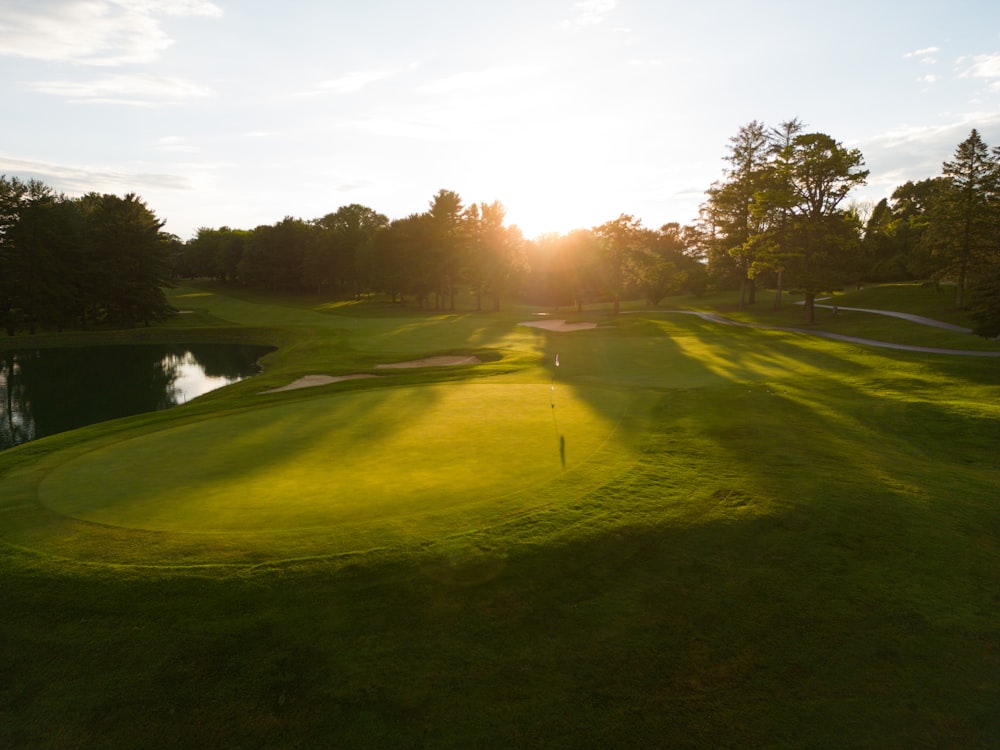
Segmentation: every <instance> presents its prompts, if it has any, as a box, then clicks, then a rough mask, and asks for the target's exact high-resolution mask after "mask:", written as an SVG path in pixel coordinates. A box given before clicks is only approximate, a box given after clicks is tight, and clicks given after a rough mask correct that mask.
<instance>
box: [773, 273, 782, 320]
mask: <svg viewBox="0 0 1000 750" xmlns="http://www.w3.org/2000/svg"><path fill="white" fill-rule="evenodd" d="M784 273H785V271H784V269H778V289H777V290H776V291H775V293H774V309H775V310H780V309H781V277H782V275H783V274H784Z"/></svg>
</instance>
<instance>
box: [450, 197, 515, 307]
mask: <svg viewBox="0 0 1000 750" xmlns="http://www.w3.org/2000/svg"><path fill="white" fill-rule="evenodd" d="M506 215H507V212H506V209H504V207H503V204H502V203H500V201H494V202H493V203H479V204H476V203H473V204H472V205H471V206H469V207H468V208H467V209H466V210H465V215H464V221H465V236H466V239H467V250H468V276H469V281H470V283H471V285H472V289H473V290H474V291H475V293H476V310H481V309H482V296H483V294H489V295H491V296H492V298H493V306H492V307H493V312H499V311H500V299H501V296H502V295H503V294H504V293H506V292H507V291H509V290H510V288H511V287H512V286H513V284H514V281H515V279H516V278H517V276H518V275H519V274H520V273H521V271H523V269H524V265H525V260H524V237H523V236H522V235H521V230H520V229H518V228H517V227H515V226H505V225H504V220H505V218H506Z"/></svg>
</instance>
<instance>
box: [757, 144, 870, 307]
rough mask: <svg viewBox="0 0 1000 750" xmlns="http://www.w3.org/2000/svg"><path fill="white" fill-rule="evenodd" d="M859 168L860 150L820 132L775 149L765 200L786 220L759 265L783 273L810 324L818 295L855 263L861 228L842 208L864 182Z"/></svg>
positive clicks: (865, 175) (835, 282) (833, 284)
mask: <svg viewBox="0 0 1000 750" xmlns="http://www.w3.org/2000/svg"><path fill="white" fill-rule="evenodd" d="M863 164H864V159H863V157H862V155H861V152H860V151H858V150H857V149H847V148H845V147H844V146H842V145H841V144H840V143H838V142H837V141H836V140H834V139H833V138H832V137H830V136H829V135H826V134H825V133H805V134H800V135H795V136H793V137H792V138H791V139H790V140H789V141H788V142H787V145H784V146H782V147H781V148H780V149H779V150H778V151H777V154H776V163H775V180H776V184H777V188H776V189H775V190H774V191H772V194H771V197H770V201H771V202H772V204H773V205H774V206H776V207H777V208H778V209H779V210H780V211H781V212H782V213H783V214H786V215H787V220H786V221H785V222H783V223H782V225H781V226H780V227H779V228H778V231H780V233H781V240H780V241H779V242H771V243H769V244H768V245H767V246H766V250H767V252H769V253H770V254H771V255H772V258H770V259H769V258H766V257H765V259H764V261H763V263H764V264H765V265H771V266H772V267H781V268H784V269H785V270H786V272H787V273H788V275H789V276H790V277H791V279H790V283H791V285H792V286H794V287H796V288H798V289H799V290H801V291H802V292H803V294H804V295H805V306H806V318H807V320H808V322H810V323H814V322H815V320H816V313H815V302H816V295H817V293H819V292H822V291H830V290H831V289H833V288H835V287H836V286H838V285H839V284H841V283H842V282H843V280H844V278H845V274H846V273H847V272H848V271H849V270H850V267H851V264H852V263H853V262H854V258H852V257H851V256H852V254H854V253H857V243H858V242H859V239H860V238H859V229H860V228H859V227H858V225H857V220H856V216H854V215H853V214H851V213H850V212H848V211H846V210H844V209H842V208H841V204H842V202H843V201H844V199H845V198H846V197H847V196H848V194H849V193H850V191H851V190H853V189H854V188H855V187H858V186H860V185H863V184H864V183H865V180H866V178H867V177H868V170H866V169H863V168H862V167H863ZM765 255H766V253H765Z"/></svg>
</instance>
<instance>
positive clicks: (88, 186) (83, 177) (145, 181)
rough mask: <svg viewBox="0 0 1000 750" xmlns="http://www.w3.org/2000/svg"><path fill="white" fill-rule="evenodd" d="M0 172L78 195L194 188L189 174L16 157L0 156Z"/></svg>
mask: <svg viewBox="0 0 1000 750" xmlns="http://www.w3.org/2000/svg"><path fill="white" fill-rule="evenodd" d="M0 174H9V175H16V176H19V177H22V178H36V179H40V180H42V181H43V182H44V183H46V184H47V185H49V186H50V187H52V188H54V189H55V190H58V191H61V192H68V193H71V194H77V195H79V194H83V193H89V192H91V191H97V192H109V193H123V192H141V191H142V190H145V189H157V188H168V189H171V190H190V189H192V184H191V181H190V180H189V179H188V178H187V177H181V176H179V175H173V174H157V173H144V172H129V171H113V170H108V169H96V168H93V167H86V166H78V165H70V164H52V163H49V162H41V161H30V160H26V159H14V158H10V157H6V156H3V155H0Z"/></svg>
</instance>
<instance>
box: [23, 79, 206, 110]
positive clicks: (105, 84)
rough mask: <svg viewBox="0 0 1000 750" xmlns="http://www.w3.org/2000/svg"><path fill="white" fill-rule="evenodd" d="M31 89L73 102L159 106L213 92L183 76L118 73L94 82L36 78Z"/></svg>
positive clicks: (200, 96)
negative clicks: (39, 79)
mask: <svg viewBox="0 0 1000 750" xmlns="http://www.w3.org/2000/svg"><path fill="white" fill-rule="evenodd" d="M30 86H31V88H32V89H34V90H35V91H39V92H41V93H43V94H51V95H53V96H61V97H63V98H65V99H68V100H69V101H71V102H76V103H81V102H86V103H92V104H129V105H134V106H143V107H150V106H157V105H162V104H176V103H179V102H182V101H185V100H187V99H192V98H202V97H206V96H209V95H211V91H210V90H209V89H207V88H206V87H204V86H200V85H198V84H196V83H192V82H190V81H185V80H183V79H181V78H170V77H166V76H141V75H117V76H107V77H105V78H101V79H96V80H92V81H36V82H34V83H32V84H30Z"/></svg>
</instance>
